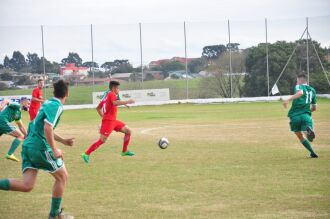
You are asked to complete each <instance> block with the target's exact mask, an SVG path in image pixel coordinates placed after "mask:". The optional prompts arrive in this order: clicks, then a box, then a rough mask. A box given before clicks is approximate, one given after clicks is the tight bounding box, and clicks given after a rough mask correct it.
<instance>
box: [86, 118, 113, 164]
mask: <svg viewBox="0 0 330 219" xmlns="http://www.w3.org/2000/svg"><path fill="white" fill-rule="evenodd" d="M112 130H113V121H102V124H101V128H100V138H99V139H98V140H97V141H95V142H94V143H93V144H92V145H91V146H89V148H88V149H87V150H86V151H85V152H84V153H82V155H81V157H82V158H83V160H84V161H85V163H89V156H90V155H91V153H93V152H94V151H95V150H96V149H98V148H99V147H100V146H101V145H102V144H104V143H105V142H106V141H107V139H108V137H109V135H110V134H111V132H112Z"/></svg>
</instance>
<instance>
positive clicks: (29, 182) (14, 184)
mask: <svg viewBox="0 0 330 219" xmlns="http://www.w3.org/2000/svg"><path fill="white" fill-rule="evenodd" d="M37 175H38V170H35V169H26V170H25V171H24V173H23V180H19V179H0V190H11V191H19V192H30V191H31V190H32V189H33V187H34V185H35V182H36V180H37Z"/></svg>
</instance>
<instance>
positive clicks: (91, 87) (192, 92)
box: [0, 16, 330, 104]
mask: <svg viewBox="0 0 330 219" xmlns="http://www.w3.org/2000/svg"><path fill="white" fill-rule="evenodd" d="M306 30H307V31H306ZM303 33H304V35H303ZM300 38H301V39H302V40H305V41H304V42H303V45H302V46H304V45H305V49H301V51H303V52H301V54H300V55H301V59H300V60H304V62H305V63H304V64H303V66H304V68H303V70H304V72H305V73H307V74H308V76H310V75H312V74H316V73H320V71H321V73H322V74H323V77H324V78H323V79H320V80H323V81H324V82H325V85H324V86H327V84H328V82H329V81H328V78H327V76H328V71H329V66H330V65H329V62H330V55H329V53H330V52H329V49H328V51H327V53H328V54H327V53H322V54H317V55H318V56H321V57H320V59H321V60H322V61H321V62H322V63H321V64H322V67H321V68H320V69H321V70H315V68H314V69H313V68H310V67H309V64H310V62H315V63H317V62H318V60H315V59H316V58H315V57H317V55H316V54H315V51H314V49H313V46H315V45H312V44H311V42H312V40H313V41H316V42H317V43H319V44H320V47H322V48H330V16H320V17H311V18H299V19H282V20H274V19H260V20H243V21H242V20H223V21H210V22H184V21H182V22H177V23H137V24H109V25H104V24H102V25H100V24H86V25H76V26H72V25H58V26H48V25H40V26H5V27H4V26H3V27H0V63H2V64H5V63H4V58H5V56H8V57H9V59H11V58H12V54H13V52H14V51H20V52H21V53H22V54H23V55H24V56H25V58H27V54H28V53H37V54H38V56H39V58H41V57H44V58H45V59H42V60H43V62H42V63H41V65H42V66H41V67H40V68H39V69H41V72H40V70H39V73H41V74H43V75H45V76H46V75H49V74H48V73H58V72H49V70H47V69H49V66H47V65H50V64H49V63H48V62H47V61H50V62H51V64H54V63H53V62H56V63H59V64H62V65H63V63H62V60H63V59H64V58H67V57H68V54H69V53H70V52H74V53H77V54H79V56H80V58H81V59H82V63H84V62H96V63H98V65H99V68H96V67H95V68H90V67H89V69H87V71H85V74H87V76H86V77H83V76H81V77H80V76H75V78H74V79H72V87H71V93H70V100H69V103H71V104H81V103H91V102H92V92H93V91H103V90H106V89H107V82H108V80H109V78H114V79H118V80H120V81H122V82H123V83H122V89H124V90H129V89H151V88H169V89H170V94H171V99H189V98H212V97H224V96H225V97H238V96H244V95H245V96H246V94H244V91H242V89H244V84H245V79H244V78H245V77H246V76H247V75H249V74H251V72H249V71H247V68H246V56H245V55H246V53H244V54H245V55H242V51H245V52H246V51H248V50H249V49H251V48H252V47H257V46H258V45H259V46H260V45H264V49H265V51H264V53H263V54H262V63H260V65H264V68H263V70H262V71H263V72H262V74H264V77H263V78H262V79H260V80H263V81H262V84H263V85H264V87H265V92H263V94H262V95H263V96H267V95H270V92H271V88H272V87H273V85H274V84H275V82H276V79H279V81H281V80H288V78H286V77H285V74H286V72H285V68H284V67H285V64H286V63H283V62H282V61H281V62H277V61H276V60H275V59H272V57H271V55H270V54H272V53H273V52H274V51H270V48H268V45H270V44H272V43H275V42H277V41H286V42H295V41H296V40H299V39H300ZM308 43H310V45H308ZM220 44H221V45H225V46H226V47H227V48H226V53H225V55H224V56H222V57H220V58H216V59H212V60H209V59H206V61H205V62H206V63H204V64H200V63H198V62H197V61H196V62H197V63H196V65H197V67H196V68H197V69H195V72H192V71H191V68H192V67H191V65H192V64H191V61H192V60H193V59H190V58H201V57H202V53H203V48H204V47H206V46H212V45H220ZM238 44H239V45H238ZM235 45H236V46H237V45H238V49H239V50H237V47H234V46H235ZM316 46H317V45H316ZM273 49H274V48H273ZM280 50H281V49H279V51H278V53H279V54H281V51H280ZM166 59H168V60H174V61H177V62H179V63H180V67H179V69H176V68H175V66H174V67H172V68H173V70H171V66H168V68H169V70H166V72H164V70H163V69H162V64H164V63H166ZM45 60H47V61H46V62H45ZM114 60H128V61H129V63H130V64H132V66H133V67H134V69H133V70H130V72H124V73H132V74H118V73H117V74H116V73H115V72H111V69H107V68H100V66H101V65H102V64H104V63H106V62H113V61H114ZM164 60H165V61H164ZM195 60H196V59H195ZM167 62H169V61H167ZM198 64H200V65H201V66H198ZM274 64H276V65H279V66H278V69H281V70H283V76H282V77H278V76H280V75H281V73H282V72H281V71H278V72H276V73H275V74H274V72H273V73H272V74H273V76H272V77H270V76H269V74H270V73H269V68H270V67H271V66H273V65H274ZM298 64H299V63H298ZM298 64H297V63H296V65H298ZM157 65H158V66H157ZM300 65H301V66H302V63H300ZM54 66H56V65H54ZM141 66H142V68H141ZM59 67H60V66H58V68H59ZM76 67H77V66H76ZM176 67H178V66H176ZM217 68H219V70H217ZM301 68H302V67H300V69H301ZM322 68H323V69H322ZM53 69H54V70H53V71H56V68H55V67H54V68H53ZM4 71H5V70H4V69H2V73H3V72H4ZM28 71H29V69H27V70H26V72H24V69H23V70H21V72H20V73H18V74H23V73H28ZM250 71H251V70H250ZM315 71H318V72H315ZM86 72H87V73H86ZM193 73H194V74H193ZM210 73H219V74H220V73H221V75H222V77H220V78H218V77H216V76H215V77H214V75H213V76H212V74H210ZM153 74H155V75H153ZM150 75H151V76H150ZM52 76H54V75H52ZM117 76H118V77H117ZM149 76H150V77H149ZM54 80H55V78H54ZM312 85H313V84H312ZM279 90H281V87H280V86H279ZM29 92H30V90H24V89H22V90H15V89H10V90H4V91H0V96H1V95H8V94H26V93H29ZM45 94H46V96H47V95H48V96H50V95H51V89H46V90H45Z"/></svg>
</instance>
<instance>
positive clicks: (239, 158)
mask: <svg viewBox="0 0 330 219" xmlns="http://www.w3.org/2000/svg"><path fill="white" fill-rule="evenodd" d="M318 104H319V106H318V107H319V109H318V111H316V112H315V113H314V114H313V118H314V122H315V125H316V127H315V129H316V133H317V139H316V140H315V142H314V143H313V145H314V148H315V149H316V151H317V153H318V154H319V156H320V158H319V159H310V158H308V153H307V151H306V150H305V149H304V148H303V146H302V145H301V144H300V143H299V142H298V141H297V139H296V137H295V136H294V135H293V134H292V133H290V131H289V126H288V119H287V117H286V113H287V111H286V110H285V109H283V108H282V106H281V104H280V103H279V102H273V103H238V104H214V105H186V104H181V105H169V106H148V107H136V108H132V109H129V110H128V109H124V108H121V109H119V119H121V120H123V121H124V122H126V124H128V125H129V126H130V127H131V128H132V129H133V137H132V142H131V145H130V149H131V150H133V151H134V152H136V156H134V157H121V156H120V150H121V144H122V137H123V136H122V134H119V133H115V134H113V135H111V137H110V139H109V141H108V142H107V143H106V144H105V145H102V146H101V148H99V150H98V151H96V152H95V153H94V154H92V156H91V163H90V165H86V164H84V163H83V161H82V159H81V157H80V154H81V153H82V152H83V151H84V150H85V149H86V148H87V147H88V146H89V145H90V143H91V142H93V141H94V140H95V139H96V138H97V136H98V133H97V131H98V125H99V122H100V119H99V118H98V116H97V113H96V111H95V110H74V111H65V112H64V115H63V116H62V119H61V123H60V124H59V127H58V129H57V133H59V134H61V135H63V136H67V137H70V136H75V137H76V145H75V146H74V147H72V148H69V147H62V146H61V148H63V149H64V150H65V163H66V167H67V168H68V171H69V175H70V177H69V184H68V187H67V189H66V191H65V196H64V199H63V206H64V207H65V209H66V212H68V213H70V214H72V215H74V216H75V217H76V218H125V219H126V218H330V168H329V167H330V166H329V163H330V162H329V161H330V134H329V133H330V101H329V100H320V101H319V103H318ZM24 117H25V118H27V114H25V115H24ZM163 136H164V137H167V138H168V139H169V141H170V146H169V147H168V148H167V149H166V150H161V149H159V148H158V147H157V141H158V140H159V138H161V137H163ZM10 142H11V138H9V137H8V136H2V137H1V138H0V156H1V159H0V178H3V177H21V170H20V165H21V164H20V163H13V162H11V161H7V160H5V159H4V158H3V157H4V155H5V153H6V151H7V150H8V147H9V146H8V145H9V144H10ZM52 183H53V179H52V177H51V176H49V174H47V173H45V172H42V171H40V173H39V175H38V181H37V184H36V187H35V189H34V190H33V191H32V192H31V193H27V194H24V193H17V192H4V191H0V218H1V219H7V218H46V217H47V214H48V211H49V206H50V198H51V190H52Z"/></svg>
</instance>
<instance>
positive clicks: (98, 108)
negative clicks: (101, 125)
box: [96, 103, 103, 118]
mask: <svg viewBox="0 0 330 219" xmlns="http://www.w3.org/2000/svg"><path fill="white" fill-rule="evenodd" d="M102 107H103V104H101V103H100V104H99V105H97V107H96V111H97V113H98V114H99V115H100V117H101V118H103V111H102Z"/></svg>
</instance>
